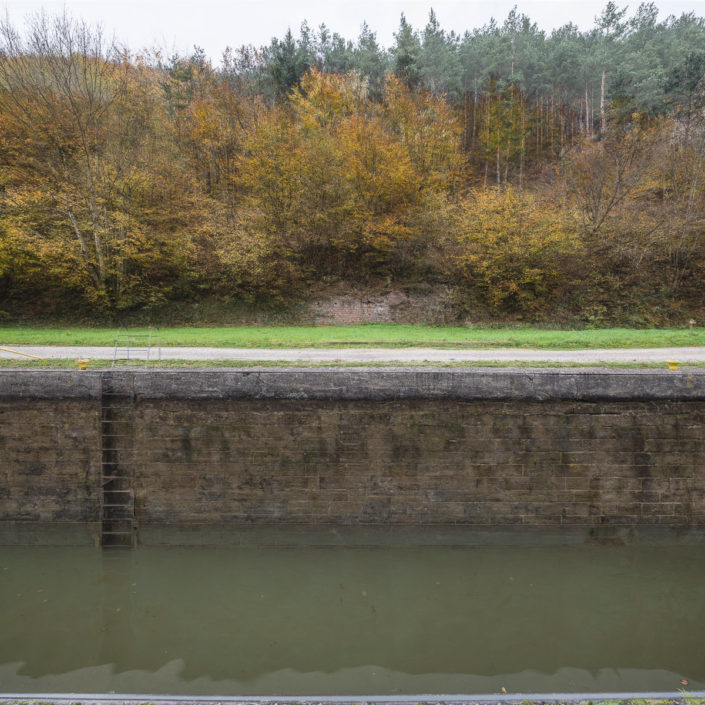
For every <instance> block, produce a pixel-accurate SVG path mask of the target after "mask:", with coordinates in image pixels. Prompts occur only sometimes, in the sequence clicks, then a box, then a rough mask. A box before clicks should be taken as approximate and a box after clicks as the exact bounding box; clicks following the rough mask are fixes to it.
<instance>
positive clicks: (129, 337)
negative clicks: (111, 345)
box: [113, 326, 162, 367]
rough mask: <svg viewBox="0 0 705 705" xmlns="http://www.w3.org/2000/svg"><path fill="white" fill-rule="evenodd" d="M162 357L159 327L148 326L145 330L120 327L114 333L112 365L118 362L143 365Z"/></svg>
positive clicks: (158, 360) (157, 360) (146, 365)
mask: <svg viewBox="0 0 705 705" xmlns="http://www.w3.org/2000/svg"><path fill="white" fill-rule="evenodd" d="M161 359H162V344H161V333H160V331H159V328H156V327H153V326H150V327H149V328H148V329H147V331H146V332H139V331H135V330H131V329H129V328H128V327H127V326H123V327H122V328H120V329H119V330H118V332H117V334H116V335H115V349H114V350H113V367H115V365H116V364H117V363H118V362H124V361H128V362H141V363H143V364H144V366H145V367H148V366H149V364H150V363H153V362H160V361H161Z"/></svg>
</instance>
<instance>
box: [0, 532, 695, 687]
mask: <svg viewBox="0 0 705 705" xmlns="http://www.w3.org/2000/svg"><path fill="white" fill-rule="evenodd" d="M704 635H705V551H703V549H702V547H701V546H690V547H689V546H675V545H674V546H664V545H658V546H623V547H604V546H603V547H601V546H563V547H560V546H546V547H531V548H529V547H523V548H510V547H452V548H451V547H439V546H433V547H420V548H419V547H411V546H408V547H404V546H396V547H394V546H392V547H389V546H387V547H377V548H350V547H348V548H345V547H343V548H341V547H327V548H325V547H318V548H311V547H304V546H298V547H289V548H282V547H255V546H246V547H218V548H196V547H193V548H176V547H141V548H137V549H135V550H134V551H113V552H105V553H101V552H100V551H99V550H98V549H95V548H75V547H74V548H68V547H63V548H20V547H12V548H0V692H1V691H4V692H107V691H116V692H131V693H155V694H156V693H182V694H204V695H205V694H222V695H226V694H231V695H233V694H241V695H253V694H268V695H271V694H313V695H315V694H335V693H338V694H372V693H377V694H395V693H491V692H497V691H499V690H500V689H501V688H502V687H504V688H506V689H507V690H508V691H510V692H557V691H574V692H575V691H608V690H609V691H625V690H642V691H643V690H678V689H679V688H682V687H683V686H682V685H681V680H682V679H686V680H688V681H689V685H688V689H691V690H695V689H702V688H705V641H704V638H705V637H704Z"/></svg>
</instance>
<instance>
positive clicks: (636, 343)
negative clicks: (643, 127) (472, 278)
mask: <svg viewBox="0 0 705 705" xmlns="http://www.w3.org/2000/svg"><path fill="white" fill-rule="evenodd" d="M145 332H147V329H134V331H133V333H135V334H138V333H145ZM159 337H160V342H161V345H162V346H163V347H169V346H177V347H186V346H189V347H216V348H222V347H235V348H307V347H311V348H347V347H379V348H396V347H424V346H431V347H438V348H446V347H447V348H479V349H483V348H485V349H487V348H499V347H501V348H527V349H546V350H581V349H595V348H603V349H609V348H627V349H628V348H659V347H689V346H700V345H705V328H695V329H693V331H692V332H691V331H690V330H688V329H687V328H685V329H683V328H658V329H630V328H605V329H595V330H557V329H548V328H539V327H530V326H521V327H506V328H494V327H484V328H483V327H473V328H463V327H440V326H439V327H431V326H412V325H399V324H367V325H361V326H280V327H242V326H240V327H228V328H183V327H182V328H162V329H161V330H160V331H159ZM115 343H116V329H115V328H42V327H32V326H2V327H0V347H12V345H91V346H93V345H95V346H107V347H113V346H115ZM143 345H144V343H142V342H137V343H135V344H133V347H143Z"/></svg>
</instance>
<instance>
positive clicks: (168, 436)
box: [135, 400, 705, 527]
mask: <svg viewBox="0 0 705 705" xmlns="http://www.w3.org/2000/svg"><path fill="white" fill-rule="evenodd" d="M136 420H137V423H136V426H135V447H136V449H138V452H137V457H138V460H137V464H136V475H135V490H136V500H137V504H136V506H137V518H138V520H139V521H143V522H146V523H171V522H185V523H208V524H210V523H218V522H265V523H273V522H287V523H289V522H294V523H332V524H336V523H342V524H361V523H391V524H437V523H438V524H445V523H450V524H456V523H457V524H469V525H478V526H489V527H492V526H506V525H531V526H552V527H555V526H560V525H587V526H599V525H605V524H609V525H644V524H648V525H654V524H661V525H668V526H702V525H705V472H703V470H702V469H703V468H705V447H704V445H703V441H702V439H703V438H705V404H704V403H680V404H679V403H654V402H646V403H643V402H636V403H635V402H628V403H625V402H620V403H614V402H608V403H571V402H548V403H538V402H536V403H526V402H524V403H508V402H504V403H496V402H453V401H445V402H443V401H404V402H393V401H387V402H337V403H335V402H292V401H288V400H287V401H279V402H271V401H239V402H227V401H213V402H204V401H199V402H188V403H186V402H183V401H159V402H146V403H143V404H140V405H139V408H138V410H137V413H136Z"/></svg>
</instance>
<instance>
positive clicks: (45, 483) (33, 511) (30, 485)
mask: <svg viewBox="0 0 705 705" xmlns="http://www.w3.org/2000/svg"><path fill="white" fill-rule="evenodd" d="M99 418H100V405H99V403H98V402H96V401H91V400H80V399H53V400H47V399H9V400H8V399H0V522H42V523H45V522H68V523H76V522H80V523H86V522H94V521H97V520H98V518H99V514H100V463H101V434H100V422H99Z"/></svg>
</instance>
